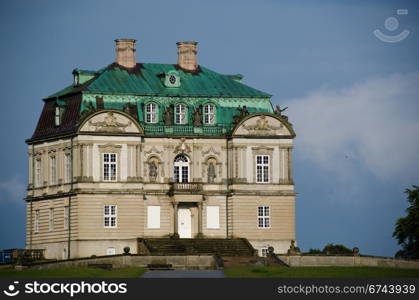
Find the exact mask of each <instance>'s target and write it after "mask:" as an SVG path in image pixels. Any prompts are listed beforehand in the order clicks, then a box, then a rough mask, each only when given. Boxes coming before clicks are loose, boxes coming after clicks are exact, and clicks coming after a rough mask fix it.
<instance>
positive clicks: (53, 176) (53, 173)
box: [49, 156, 57, 185]
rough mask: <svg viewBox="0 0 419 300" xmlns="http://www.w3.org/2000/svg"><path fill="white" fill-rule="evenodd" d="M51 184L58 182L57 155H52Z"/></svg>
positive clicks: (50, 162)
mask: <svg viewBox="0 0 419 300" xmlns="http://www.w3.org/2000/svg"><path fill="white" fill-rule="evenodd" d="M49 165H50V170H49V172H50V185H54V184H57V159H56V157H55V156H51V157H50V161H49Z"/></svg>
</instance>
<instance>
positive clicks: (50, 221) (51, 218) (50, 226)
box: [48, 207, 54, 231]
mask: <svg viewBox="0 0 419 300" xmlns="http://www.w3.org/2000/svg"><path fill="white" fill-rule="evenodd" d="M48 230H49V231H54V208H53V207H50V208H49V210H48Z"/></svg>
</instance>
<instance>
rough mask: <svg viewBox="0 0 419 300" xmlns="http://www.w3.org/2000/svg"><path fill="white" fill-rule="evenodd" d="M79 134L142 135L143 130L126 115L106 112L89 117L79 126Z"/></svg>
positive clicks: (111, 111) (110, 111)
mask: <svg viewBox="0 0 419 300" xmlns="http://www.w3.org/2000/svg"><path fill="white" fill-rule="evenodd" d="M79 132H89V133H93V132H94V133H109V134H124V133H131V134H132V133H134V134H142V133H143V130H142V128H141V126H140V125H139V124H138V122H137V121H136V120H134V119H133V118H132V117H130V116H128V115H127V114H125V113H122V112H118V111H113V110H107V111H100V112H98V113H95V114H93V115H91V116H89V117H88V118H87V119H86V120H85V121H84V122H83V124H82V125H81V126H80V129H79Z"/></svg>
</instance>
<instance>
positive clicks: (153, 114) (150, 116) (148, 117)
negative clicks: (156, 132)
mask: <svg viewBox="0 0 419 300" xmlns="http://www.w3.org/2000/svg"><path fill="white" fill-rule="evenodd" d="M150 107H153V109H149V108H150ZM144 114H145V116H144V121H145V122H146V123H148V124H155V123H157V122H158V119H159V118H158V105H157V103H155V102H148V103H146V104H145V107H144Z"/></svg>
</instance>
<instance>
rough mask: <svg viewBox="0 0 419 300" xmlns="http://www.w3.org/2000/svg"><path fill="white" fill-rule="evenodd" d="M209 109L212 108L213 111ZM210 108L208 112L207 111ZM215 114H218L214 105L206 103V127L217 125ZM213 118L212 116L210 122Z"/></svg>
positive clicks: (204, 109) (204, 108)
mask: <svg viewBox="0 0 419 300" xmlns="http://www.w3.org/2000/svg"><path fill="white" fill-rule="evenodd" d="M209 107H211V109H212V111H211V109H209ZM207 108H208V110H207ZM215 113H216V107H215V105H214V104H212V103H206V104H204V107H203V116H204V117H203V120H204V124H205V125H215V123H216V120H215ZM211 116H212V122H210V120H211Z"/></svg>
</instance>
